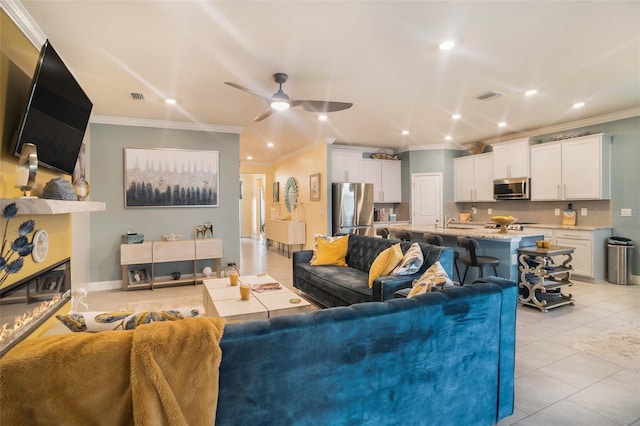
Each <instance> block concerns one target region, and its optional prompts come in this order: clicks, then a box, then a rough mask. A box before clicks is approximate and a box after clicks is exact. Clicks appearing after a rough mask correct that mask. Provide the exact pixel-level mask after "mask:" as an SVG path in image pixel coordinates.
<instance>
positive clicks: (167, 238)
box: [162, 232, 182, 241]
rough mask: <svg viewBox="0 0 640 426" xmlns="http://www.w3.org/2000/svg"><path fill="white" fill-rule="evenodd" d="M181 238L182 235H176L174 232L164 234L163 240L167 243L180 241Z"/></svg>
mask: <svg viewBox="0 0 640 426" xmlns="http://www.w3.org/2000/svg"><path fill="white" fill-rule="evenodd" d="M180 238H182V235H180V234H174V233H173V232H172V233H171V234H162V239H163V240H165V241H178V240H179V239H180Z"/></svg>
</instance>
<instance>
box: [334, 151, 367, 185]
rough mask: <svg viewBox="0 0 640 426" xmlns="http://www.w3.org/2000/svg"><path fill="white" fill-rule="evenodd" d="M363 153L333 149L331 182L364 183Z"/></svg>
mask: <svg viewBox="0 0 640 426" xmlns="http://www.w3.org/2000/svg"><path fill="white" fill-rule="evenodd" d="M361 162H362V152H361V151H354V150H349V149H333V150H332V152H331V182H362V175H361V170H360V167H361Z"/></svg>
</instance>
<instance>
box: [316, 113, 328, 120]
mask: <svg viewBox="0 0 640 426" xmlns="http://www.w3.org/2000/svg"><path fill="white" fill-rule="evenodd" d="M328 118H329V117H327V115H326V114H320V115H319V116H318V120H320V121H327V119H328Z"/></svg>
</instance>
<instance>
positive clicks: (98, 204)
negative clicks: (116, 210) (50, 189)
mask: <svg viewBox="0 0 640 426" xmlns="http://www.w3.org/2000/svg"><path fill="white" fill-rule="evenodd" d="M11 203H16V207H18V214H19V215H37V214H67V213H84V212H100V211H104V210H106V209H107V205H106V203H104V202H103V201H63V200H48V199H44V198H0V211H4V208H5V206H7V205H8V204H11Z"/></svg>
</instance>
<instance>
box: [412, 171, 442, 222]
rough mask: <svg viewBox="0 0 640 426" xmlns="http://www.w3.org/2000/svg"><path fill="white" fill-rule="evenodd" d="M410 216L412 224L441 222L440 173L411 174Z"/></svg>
mask: <svg viewBox="0 0 640 426" xmlns="http://www.w3.org/2000/svg"><path fill="white" fill-rule="evenodd" d="M411 217H412V223H413V225H414V226H416V225H436V224H442V173H412V174H411Z"/></svg>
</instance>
